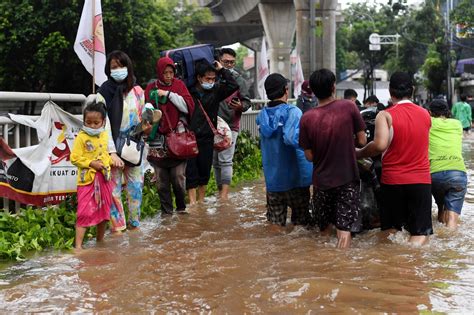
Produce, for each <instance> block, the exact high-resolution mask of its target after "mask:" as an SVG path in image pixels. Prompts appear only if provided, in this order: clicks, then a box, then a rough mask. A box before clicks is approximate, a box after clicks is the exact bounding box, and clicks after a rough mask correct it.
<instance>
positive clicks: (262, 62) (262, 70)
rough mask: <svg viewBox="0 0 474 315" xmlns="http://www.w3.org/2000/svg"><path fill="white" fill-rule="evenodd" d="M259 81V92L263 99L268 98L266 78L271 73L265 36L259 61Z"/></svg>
mask: <svg viewBox="0 0 474 315" xmlns="http://www.w3.org/2000/svg"><path fill="white" fill-rule="evenodd" d="M257 71H258V72H257V82H258V93H259V94H260V98H261V99H267V93H265V86H264V83H265V79H266V78H267V77H268V75H269V74H270V70H269V69H268V62H267V45H266V44H265V36H264V37H263V38H262V51H261V52H260V57H259V58H258V63H257Z"/></svg>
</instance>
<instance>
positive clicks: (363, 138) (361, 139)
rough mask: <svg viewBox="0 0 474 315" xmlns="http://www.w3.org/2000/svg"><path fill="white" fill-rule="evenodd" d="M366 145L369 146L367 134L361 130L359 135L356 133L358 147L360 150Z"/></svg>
mask: <svg viewBox="0 0 474 315" xmlns="http://www.w3.org/2000/svg"><path fill="white" fill-rule="evenodd" d="M366 144H367V134H366V133H365V130H361V131H359V132H358V133H356V147H359V148H360V147H363V146H364V145H366Z"/></svg>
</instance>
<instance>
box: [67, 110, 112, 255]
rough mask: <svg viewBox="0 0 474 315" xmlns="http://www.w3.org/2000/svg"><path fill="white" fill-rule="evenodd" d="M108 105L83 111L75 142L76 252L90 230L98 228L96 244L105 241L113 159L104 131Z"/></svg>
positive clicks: (110, 197) (108, 217) (73, 158)
mask: <svg viewBox="0 0 474 315" xmlns="http://www.w3.org/2000/svg"><path fill="white" fill-rule="evenodd" d="M105 119H106V112H105V104H103V103H96V102H94V103H92V104H90V105H88V106H87V107H86V108H85V110H84V126H83V128H82V130H81V131H80V132H79V134H78V135H77V137H76V139H75V140H74V147H73V149H72V152H71V162H72V164H74V165H75V166H77V167H78V170H77V221H76V248H77V249H81V248H82V241H83V239H84V234H85V233H86V230H87V227H90V226H95V225H97V241H98V242H99V241H102V240H103V238H104V234H105V229H106V225H107V221H109V219H110V206H111V204H112V189H113V185H112V181H110V166H111V164H112V159H111V158H110V155H109V153H108V151H107V144H108V133H107V131H105V129H104V125H105Z"/></svg>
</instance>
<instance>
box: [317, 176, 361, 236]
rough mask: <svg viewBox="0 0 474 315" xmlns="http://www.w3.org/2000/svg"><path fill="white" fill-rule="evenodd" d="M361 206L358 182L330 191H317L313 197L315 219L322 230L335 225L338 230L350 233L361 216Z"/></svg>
mask: <svg viewBox="0 0 474 315" xmlns="http://www.w3.org/2000/svg"><path fill="white" fill-rule="evenodd" d="M359 204H360V184H359V182H358V181H357V182H351V183H349V184H345V185H342V186H339V187H335V188H331V189H328V190H319V189H317V190H316V191H315V193H314V196H313V207H314V216H315V218H314V219H315V221H316V223H317V224H318V226H319V229H320V230H324V229H325V228H326V227H327V226H328V225H329V224H334V225H335V226H336V228H337V229H338V230H341V231H350V230H351V229H352V227H353V225H354V224H355V223H357V222H358V220H359V217H360V215H361V212H360V207H359Z"/></svg>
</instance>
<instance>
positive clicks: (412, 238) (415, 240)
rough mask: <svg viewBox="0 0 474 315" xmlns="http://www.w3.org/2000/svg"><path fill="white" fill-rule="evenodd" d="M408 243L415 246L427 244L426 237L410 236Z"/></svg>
mask: <svg viewBox="0 0 474 315" xmlns="http://www.w3.org/2000/svg"><path fill="white" fill-rule="evenodd" d="M408 242H410V243H411V244H415V245H425V244H426V243H428V235H412V236H410V238H409V239H408Z"/></svg>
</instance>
